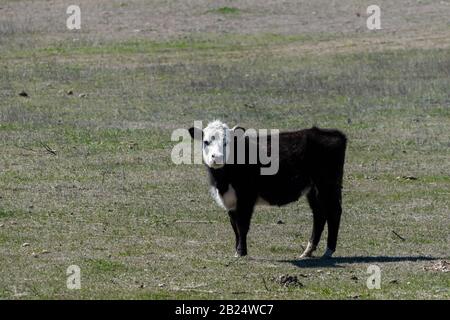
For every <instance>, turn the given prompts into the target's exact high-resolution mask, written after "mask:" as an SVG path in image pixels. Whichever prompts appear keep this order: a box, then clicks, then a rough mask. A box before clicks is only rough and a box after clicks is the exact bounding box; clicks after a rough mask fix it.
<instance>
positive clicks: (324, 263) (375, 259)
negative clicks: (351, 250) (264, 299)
mask: <svg viewBox="0 0 450 320" xmlns="http://www.w3.org/2000/svg"><path fill="white" fill-rule="evenodd" d="M442 259H443V258H439V257H430V256H353V257H335V258H331V259H320V258H309V259H299V260H280V261H279V262H285V263H291V264H293V265H295V266H297V267H299V268H315V267H336V268H343V267H344V265H345V264H353V263H374V264H375V263H390V262H407V261H410V262H420V261H434V260H442Z"/></svg>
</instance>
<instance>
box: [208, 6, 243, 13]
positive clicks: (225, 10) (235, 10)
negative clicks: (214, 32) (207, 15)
mask: <svg viewBox="0 0 450 320" xmlns="http://www.w3.org/2000/svg"><path fill="white" fill-rule="evenodd" d="M209 12H213V13H220V14H238V13H240V12H241V10H239V8H236V7H220V8H217V9H213V10H210V11H209Z"/></svg>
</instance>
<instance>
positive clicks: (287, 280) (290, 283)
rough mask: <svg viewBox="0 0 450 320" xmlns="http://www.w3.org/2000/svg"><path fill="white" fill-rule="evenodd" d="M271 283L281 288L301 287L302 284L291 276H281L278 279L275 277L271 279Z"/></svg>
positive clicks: (295, 277)
mask: <svg viewBox="0 0 450 320" xmlns="http://www.w3.org/2000/svg"><path fill="white" fill-rule="evenodd" d="M272 281H274V282H275V283H278V284H279V285H281V286H283V287H303V283H301V282H300V281H299V280H298V277H297V276H292V275H288V274H285V275H282V276H279V277H275V278H273V279H272Z"/></svg>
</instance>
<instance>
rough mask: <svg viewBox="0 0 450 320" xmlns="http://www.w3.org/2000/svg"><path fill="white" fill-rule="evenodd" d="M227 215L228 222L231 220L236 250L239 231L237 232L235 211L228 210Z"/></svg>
mask: <svg viewBox="0 0 450 320" xmlns="http://www.w3.org/2000/svg"><path fill="white" fill-rule="evenodd" d="M228 215H229V216H230V222H231V226H232V227H233V231H234V236H235V241H236V242H235V244H234V249H235V250H236V252H237V247H238V244H239V233H238V229H237V223H236V211H234V210H230V211H228Z"/></svg>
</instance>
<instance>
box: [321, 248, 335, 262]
mask: <svg viewBox="0 0 450 320" xmlns="http://www.w3.org/2000/svg"><path fill="white" fill-rule="evenodd" d="M333 253H334V251H333V250H331V249H330V248H327V250H326V251H325V253H324V254H323V256H322V259H331V258H333Z"/></svg>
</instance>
